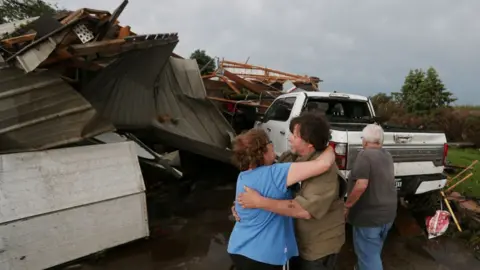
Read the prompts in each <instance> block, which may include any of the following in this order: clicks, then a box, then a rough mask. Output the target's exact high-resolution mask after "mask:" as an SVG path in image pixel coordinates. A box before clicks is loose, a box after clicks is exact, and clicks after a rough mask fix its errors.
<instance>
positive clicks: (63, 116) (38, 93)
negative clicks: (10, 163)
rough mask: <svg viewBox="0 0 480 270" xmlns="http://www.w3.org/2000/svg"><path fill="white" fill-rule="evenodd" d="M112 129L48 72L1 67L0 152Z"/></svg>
mask: <svg viewBox="0 0 480 270" xmlns="http://www.w3.org/2000/svg"><path fill="white" fill-rule="evenodd" d="M114 129H115V128H114V127H113V126H112V125H111V124H110V123H109V122H107V121H105V120H102V119H100V118H99V117H98V115H97V113H96V111H95V109H94V108H93V107H92V106H91V105H90V103H89V102H88V101H87V100H85V98H83V97H82V96H81V95H80V94H79V93H78V92H77V91H75V90H74V89H73V88H72V87H71V86H69V85H68V84H67V83H65V82H64V81H63V80H62V79H61V78H60V77H59V76H58V75H56V74H55V73H53V72H50V71H35V72H31V73H29V74H24V72H23V71H22V70H19V69H16V68H3V69H1V68H0V152H1V153H6V152H16V151H29V150H43V149H47V148H51V147H56V146H61V145H65V144H69V143H74V142H78V141H81V140H83V139H84V138H88V137H92V136H95V135H98V134H100V133H103V132H107V131H112V130H114Z"/></svg>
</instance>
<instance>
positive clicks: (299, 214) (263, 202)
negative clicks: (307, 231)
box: [239, 188, 312, 219]
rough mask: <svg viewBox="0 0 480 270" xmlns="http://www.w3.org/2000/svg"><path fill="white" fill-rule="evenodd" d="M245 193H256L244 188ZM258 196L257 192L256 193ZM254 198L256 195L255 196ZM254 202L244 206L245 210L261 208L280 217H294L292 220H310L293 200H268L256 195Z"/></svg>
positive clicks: (309, 216)
mask: <svg viewBox="0 0 480 270" xmlns="http://www.w3.org/2000/svg"><path fill="white" fill-rule="evenodd" d="M245 190H246V192H249V193H250V192H256V191H255V190H252V189H249V188H246V189H245ZM256 193H257V194H258V192H256ZM242 196H243V194H241V195H240V196H239V203H240V204H242V203H241V201H242V199H241V197H242ZM255 196H256V195H255ZM254 200H255V202H254V203H253V204H248V205H244V204H242V206H243V207H245V208H261V209H264V210H266V211H269V212H273V213H276V214H279V215H282V216H288V217H294V218H301V219H310V218H312V216H311V215H310V213H308V211H307V210H305V209H303V207H302V206H301V205H300V204H299V203H298V202H297V201H295V200H275V199H270V198H265V197H262V196H261V195H260V194H258V198H256V199H254Z"/></svg>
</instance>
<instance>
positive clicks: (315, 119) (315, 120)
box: [290, 112, 330, 151]
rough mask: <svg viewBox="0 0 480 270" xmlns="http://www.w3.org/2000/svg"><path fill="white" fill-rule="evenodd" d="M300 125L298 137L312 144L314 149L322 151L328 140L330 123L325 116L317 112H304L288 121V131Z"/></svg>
mask: <svg viewBox="0 0 480 270" xmlns="http://www.w3.org/2000/svg"><path fill="white" fill-rule="evenodd" d="M296 125H299V126H300V129H299V131H300V137H301V138H302V140H304V141H305V142H307V143H310V144H311V145H313V147H314V148H315V150H317V151H323V150H325V149H326V148H327V145H328V142H329V141H330V124H329V123H328V121H327V119H326V118H325V116H324V115H323V114H321V113H318V112H304V113H302V114H301V115H300V116H297V117H295V118H293V119H292V121H291V122H290V132H292V133H293V130H294V128H295V126H296Z"/></svg>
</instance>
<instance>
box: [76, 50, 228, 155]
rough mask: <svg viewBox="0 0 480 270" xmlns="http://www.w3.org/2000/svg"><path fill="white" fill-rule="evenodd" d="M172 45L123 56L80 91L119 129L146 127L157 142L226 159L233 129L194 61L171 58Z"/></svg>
mask: <svg viewBox="0 0 480 270" xmlns="http://www.w3.org/2000/svg"><path fill="white" fill-rule="evenodd" d="M174 45H175V44H168V45H164V46H157V47H152V48H149V49H145V50H139V51H132V52H129V53H127V54H125V55H124V56H123V57H122V58H120V59H118V60H117V61H116V62H115V63H112V64H110V65H109V66H107V67H106V68H105V69H104V70H103V71H101V72H100V73H99V74H98V75H97V76H96V77H95V79H94V80H92V81H91V82H90V83H89V84H88V85H87V87H85V88H84V89H83V90H82V93H83V95H84V96H85V97H86V98H87V99H88V100H89V101H90V102H91V103H92V105H93V106H95V108H96V109H97V110H98V111H99V112H100V113H101V114H102V115H103V116H104V117H106V118H107V119H109V120H111V121H112V122H113V123H114V124H115V126H116V127H117V128H118V129H121V130H122V129H123V130H140V129H146V128H150V129H151V130H153V132H152V133H153V137H154V138H155V139H154V140H155V141H156V142H159V143H164V144H167V145H170V146H173V147H176V148H178V149H182V150H187V151H190V152H193V153H196V154H199V155H203V156H207V157H210V158H213V159H217V160H221V161H227V160H228V158H229V152H228V150H227V147H229V146H230V142H231V136H232V135H233V134H234V131H233V129H232V128H231V126H230V125H229V123H228V122H227V121H226V119H225V118H224V117H223V116H222V114H221V113H220V112H219V111H218V109H217V108H216V107H215V106H214V105H213V104H212V103H211V102H210V101H209V100H207V99H206V92H205V87H204V85H203V82H202V79H201V76H200V71H199V69H198V66H197V64H196V62H195V60H185V59H178V58H173V57H170V55H171V52H172V51H173V47H174ZM141 139H143V138H141Z"/></svg>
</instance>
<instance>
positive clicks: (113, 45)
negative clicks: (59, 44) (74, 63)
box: [69, 39, 126, 56]
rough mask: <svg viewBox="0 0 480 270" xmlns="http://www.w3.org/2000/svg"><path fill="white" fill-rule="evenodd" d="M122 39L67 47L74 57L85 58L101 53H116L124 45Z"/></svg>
mask: <svg viewBox="0 0 480 270" xmlns="http://www.w3.org/2000/svg"><path fill="white" fill-rule="evenodd" d="M125 42H126V41H125V40H124V39H113V40H104V41H94V42H89V43H85V44H75V45H71V46H70V47H69V52H70V53H71V54H73V55H75V56H85V55H91V54H96V53H101V52H116V51H118V50H120V49H121V45H123V44H125Z"/></svg>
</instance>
